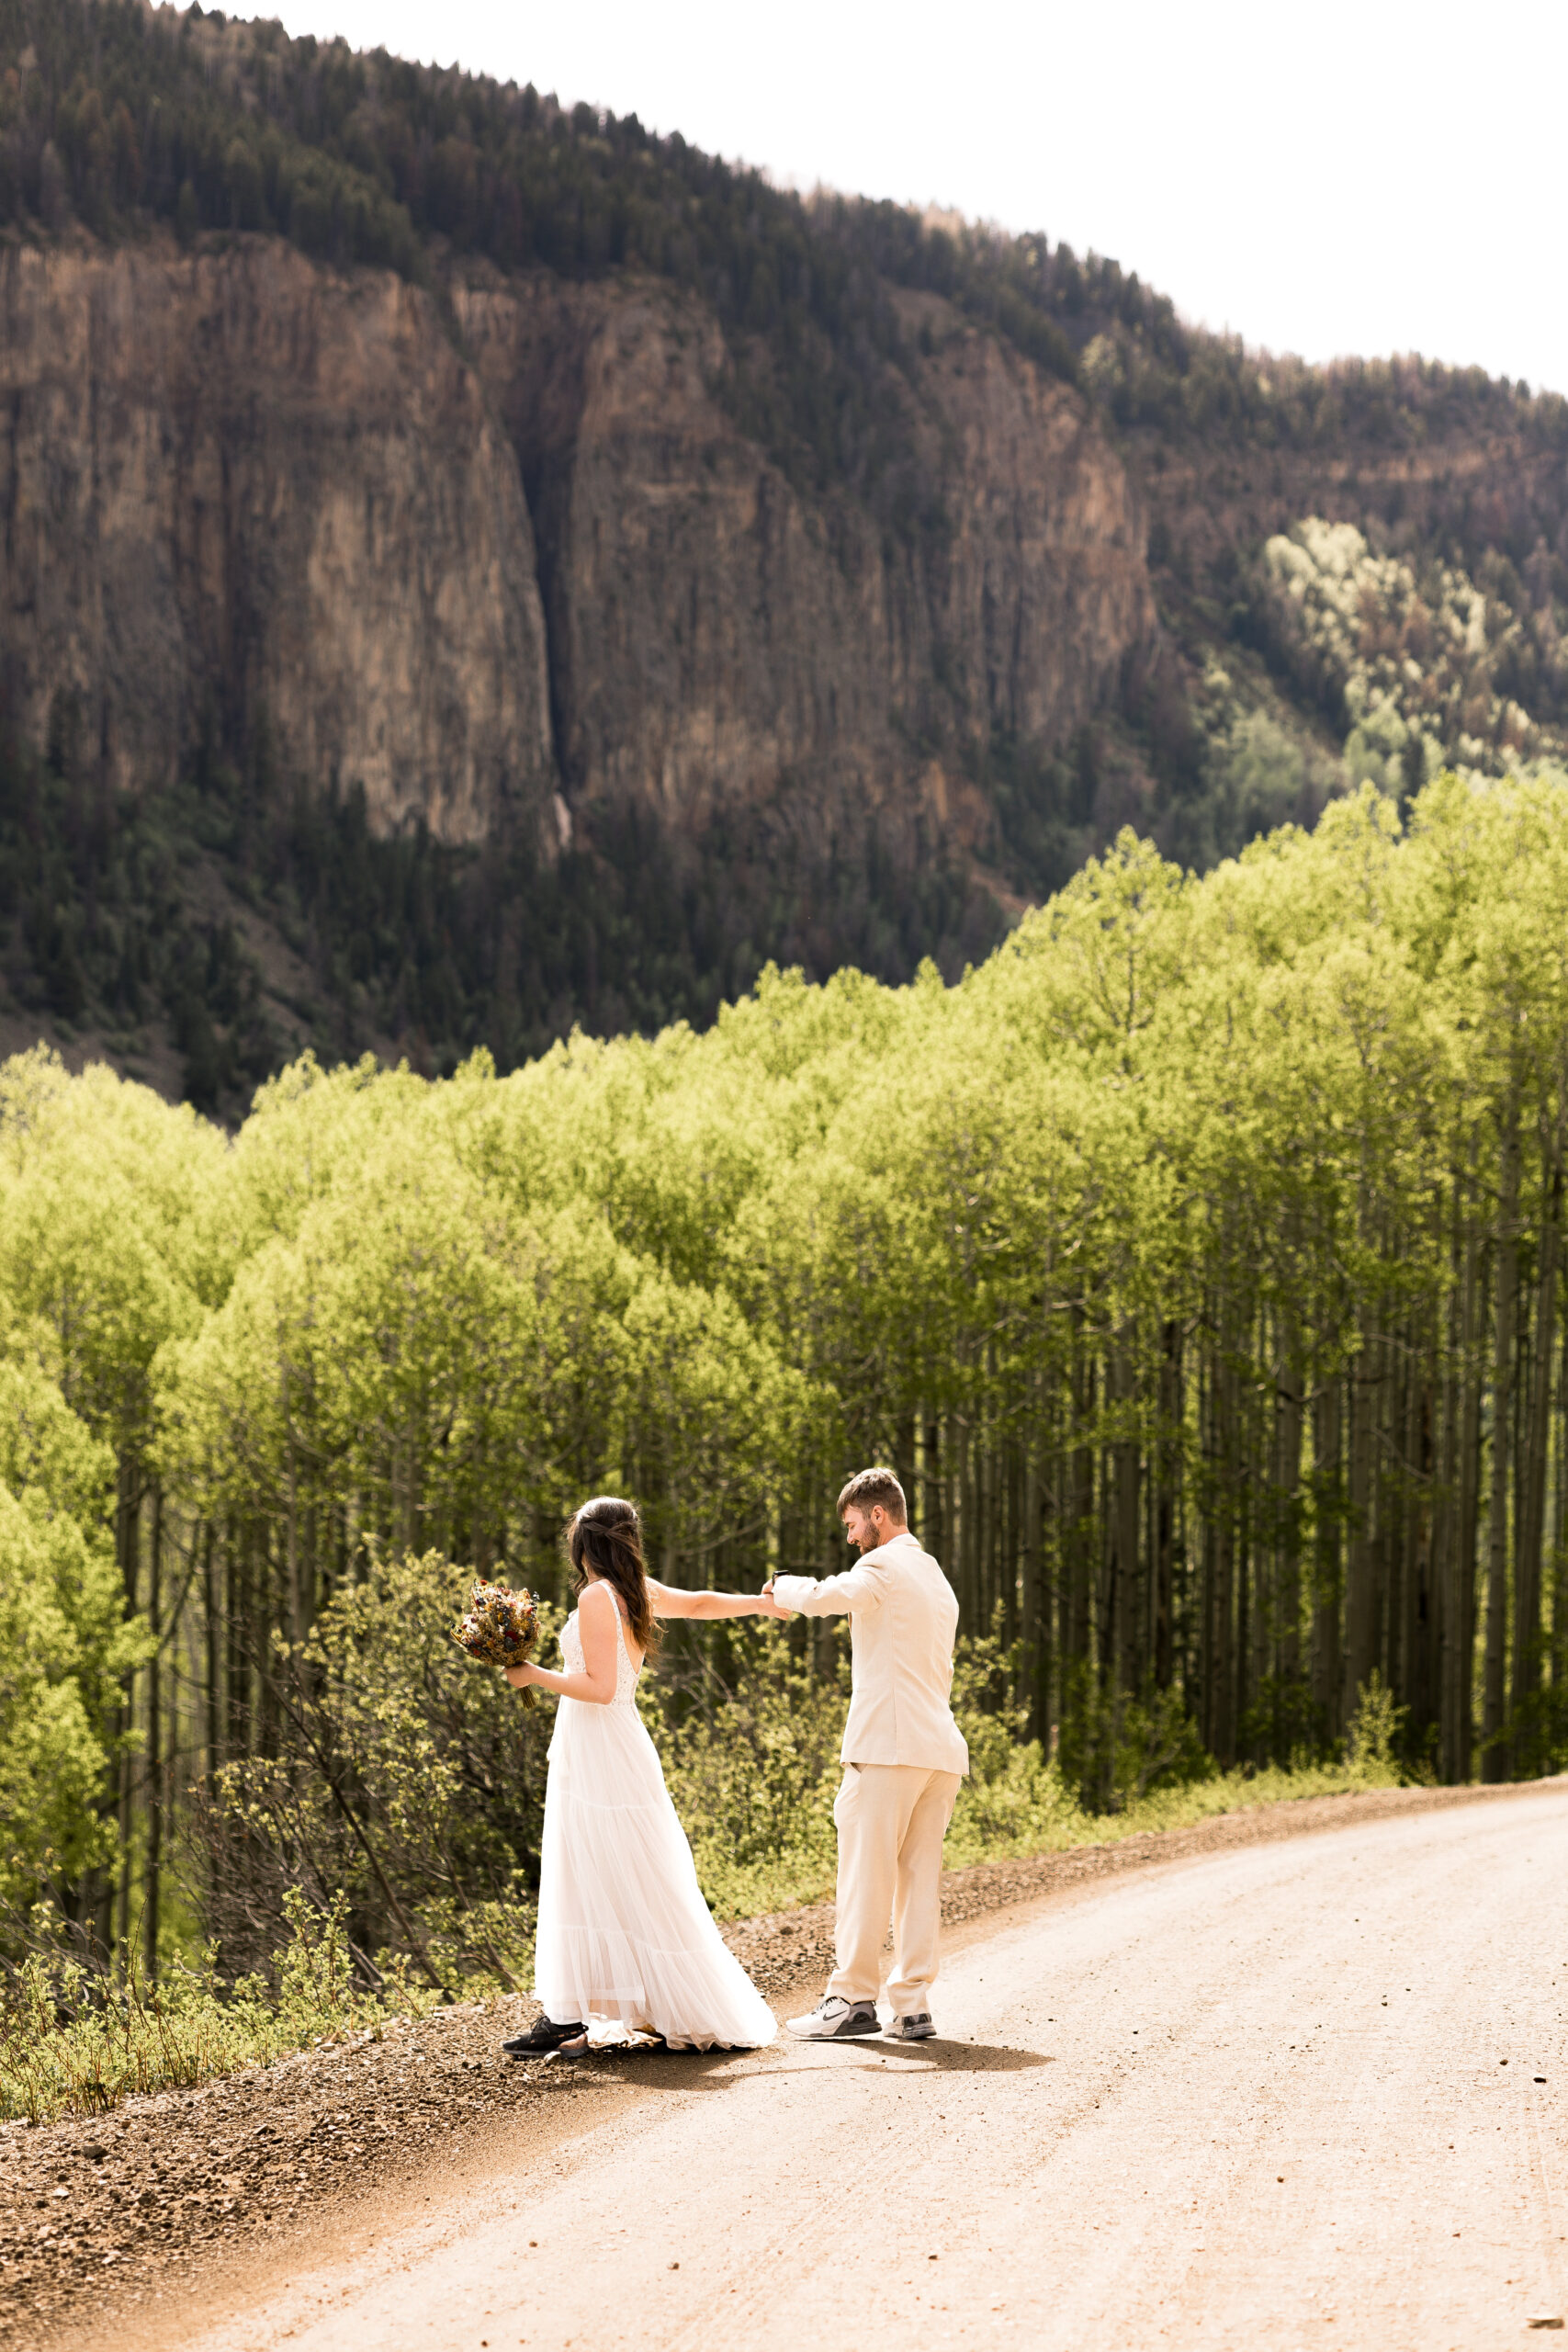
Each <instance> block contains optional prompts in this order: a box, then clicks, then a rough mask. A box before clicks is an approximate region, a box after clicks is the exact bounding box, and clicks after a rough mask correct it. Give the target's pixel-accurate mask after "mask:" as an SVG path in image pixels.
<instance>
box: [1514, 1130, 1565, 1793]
mask: <svg viewBox="0 0 1568 2352" xmlns="http://www.w3.org/2000/svg"><path fill="white" fill-rule="evenodd" d="M1543 1206H1544V1215H1543V1217H1542V1220H1541V1230H1540V1248H1539V1251H1538V1263H1537V1271H1536V1297H1535V1331H1534V1340H1535V1347H1534V1353H1533V1362H1532V1363H1531V1367H1530V1395H1529V1426H1528V1429H1527V1430H1526V1431H1525V1437H1524V1464H1523V1469H1524V1475H1523V1478H1522V1480H1521V1482H1520V1487H1521V1491H1520V1502H1521V1510H1520V1513H1519V1524H1518V1527H1517V1531H1516V1540H1515V1546H1514V1577H1515V1594H1514V1676H1513V1689H1512V1691H1511V1694H1510V1696H1511V1701H1512V1708H1513V1717H1514V1724H1515V1733H1516V1749H1515V1754H1514V1757H1513V1759H1512V1760H1513V1767H1514V1770H1515V1772H1516V1773H1517V1774H1520V1775H1523V1774H1527V1773H1530V1772H1534V1771H1537V1770H1540V1720H1539V1718H1540V1666H1541V1655H1540V1652H1541V1644H1540V1600H1541V1567H1542V1563H1541V1552H1542V1547H1543V1545H1544V1543H1545V1538H1546V1467H1547V1456H1548V1453H1549V1450H1550V1445H1551V1359H1552V1355H1553V1352H1554V1349H1555V1341H1556V1315H1557V1273H1558V1256H1559V1246H1560V1237H1561V1233H1562V1226H1561V1222H1560V1220H1561V1216H1562V1170H1561V1168H1553V1169H1552V1170H1551V1171H1550V1175H1549V1178H1548V1182H1547V1183H1546V1186H1545V1200H1544V1204H1543Z"/></svg>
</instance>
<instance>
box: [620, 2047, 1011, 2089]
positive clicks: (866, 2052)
mask: <svg viewBox="0 0 1568 2352" xmlns="http://www.w3.org/2000/svg"><path fill="white" fill-rule="evenodd" d="M818 2050H822V2051H825V2052H828V2053H829V2055H828V2064H830V2065H858V2067H859V2069H860V2071H862V2072H863V2073H866V2074H872V2073H874V2072H876V2071H877V2070H878V2069H879V2068H886V2070H887V2071H888V2072H889V2073H892V2074H899V2075H1017V2074H1021V2073H1023V2072H1024V2071H1025V2070H1026V2069H1027V2068H1029V2067H1032V2066H1054V2065H1055V2064H1056V2061H1055V2058H1053V2057H1050V2056H1049V2055H1047V2053H1046V2052H1044V2051H1043V2050H1011V2049H1008V2048H1006V2047H1004V2046H1002V2045H1001V2044H998V2043H995V2042H988V2041H942V2040H940V2039H938V2040H937V2041H921V2042H917V2043H914V2044H900V2043H897V2042H895V2043H891V2044H890V2043H887V2042H878V2041H870V2040H867V2041H842V2042H836V2043H835V2042H795V2041H777V2042H775V2043H774V2044H773V2049H772V2050H771V2051H768V2052H760V2053H758V2052H751V2051H744V2052H742V2051H728V2050H660V2051H652V2050H649V2051H634V2052H628V2053H626V2055H625V2056H622V2055H619V2054H617V2055H616V2057H615V2061H614V2064H613V2068H612V2066H611V2065H610V2064H606V2063H605V2061H604V2060H603V2059H601V2060H599V2061H598V2063H597V2064H594V2063H593V2062H592V2061H590V2062H589V2063H590V2064H593V2073H594V2077H595V2079H596V2080H597V2081H599V2082H602V2083H612V2082H615V2083H626V2084H627V2085H635V2086H636V2087H637V2089H638V2090H671V2091H692V2090H711V2091H722V2090H730V2089H733V2088H734V2087H736V2086H738V2085H739V2084H740V2083H742V2082H746V2081H749V2080H750V2078H751V2076H752V2075H756V2074H759V2073H762V2072H766V2073H768V2074H770V2075H773V2074H786V2075H799V2074H807V2073H811V2072H815V2071H816V2069H817V2067H818V2066H820V2064H822V2063H823V2062H822V2061H821V2060H820V2059H815V2058H813V2059H808V2058H807V2054H806V2053H807V2051H812V2052H815V2051H818ZM746 2061H752V2062H753V2063H750V2064H746V2063H744V2062H746ZM781 2061H782V2062H783V2063H782V2064H781V2063H780V2062H781Z"/></svg>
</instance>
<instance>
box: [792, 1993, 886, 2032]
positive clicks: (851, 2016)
mask: <svg viewBox="0 0 1568 2352" xmlns="http://www.w3.org/2000/svg"><path fill="white" fill-rule="evenodd" d="M784 2023H785V2025H786V2026H787V2028H788V2030H789V2031H790V2032H791V2033H793V2034H794V2036H795V2040H796V2041H849V2040H850V2039H851V2037H852V2035H854V2034H857V2033H880V2032H881V2030H882V2022H881V2019H880V2018H878V2016H877V2014H876V2003H875V2002H874V2001H840V1998H839V1996H838V1995H837V1994H836V1993H829V1994H828V1995H827V1996H825V1998H823V1999H822V2000H820V2001H818V2004H817V2007H815V2008H814V2009H813V2010H812V2012H811V2014H810V2016H809V2017H805V2018H785V2020H784Z"/></svg>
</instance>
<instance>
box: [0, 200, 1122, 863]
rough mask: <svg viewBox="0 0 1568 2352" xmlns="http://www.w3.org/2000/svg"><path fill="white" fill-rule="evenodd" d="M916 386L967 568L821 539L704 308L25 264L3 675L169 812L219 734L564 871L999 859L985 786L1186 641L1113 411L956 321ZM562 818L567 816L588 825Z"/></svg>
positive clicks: (619, 297) (207, 270)
mask: <svg viewBox="0 0 1568 2352" xmlns="http://www.w3.org/2000/svg"><path fill="white" fill-rule="evenodd" d="M910 299H911V301H917V300H918V301H919V318H918V319H917V318H914V317H913V316H912V317H911V321H910V324H911V327H912V328H918V329H919V346H920V348H921V350H922V351H923V353H924V354H925V356H923V357H922V358H921V359H920V360H919V363H918V365H917V367H916V368H915V370H914V373H913V376H912V377H908V378H906V377H898V378H897V379H891V378H890V382H889V390H888V397H889V399H890V400H898V401H902V402H904V403H906V404H907V407H908V420H907V421H908V425H909V428H910V430H911V431H912V432H913V434H914V435H915V437H916V440H917V442H918V444H919V447H920V449H921V451H922V463H923V469H924V471H925V473H926V476H927V478H928V481H929V485H930V492H931V498H932V500H933V501H934V502H936V503H938V504H939V505H940V510H941V515H942V522H941V524H940V526H939V527H937V528H936V529H934V530H933V529H931V528H927V529H925V530H923V531H922V532H920V533H919V534H911V535H906V536H899V535H898V534H897V532H894V531H890V530H888V529H886V528H884V527H883V526H880V525H878V523H877V522H876V521H875V520H874V518H873V516H872V515H871V514H870V513H869V512H868V511H867V510H866V509H865V508H864V507H863V506H862V505H860V504H858V503H856V502H855V501H854V500H852V499H851V498H849V497H847V496H838V497H835V498H833V499H831V500H818V501H814V500H812V499H810V498H808V497H805V496H802V495H801V494H799V493H797V492H795V490H794V489H792V488H791V486H790V484H789V483H788V481H786V480H785V479H784V475H783V474H782V473H781V472H780V470H779V469H778V468H777V467H776V466H775V465H773V463H771V462H770V460H769V458H767V457H766V456H765V455H764V454H763V453H762V452H761V450H760V449H759V448H758V447H756V446H755V445H754V444H753V443H752V442H750V441H749V440H748V439H747V438H746V437H745V435H743V434H741V433H740V432H739V429H738V428H737V426H736V425H735V424H734V423H733V421H732V419H731V417H730V416H729V414H728V413H727V410H726V408H725V406H724V404H723V402H722V401H721V400H720V398H718V397H717V396H716V387H717V386H718V385H719V384H720V382H721V379H722V376H723V371H724V369H725V368H726V366H727V365H728V361H727V356H726V352H725V348H724V345H723V341H722V338H721V337H720V335H719V334H718V332H717V329H716V326H715V325H714V323H713V322H712V321H711V319H710V318H709V317H708V316H707V315H706V314H705V312H703V311H701V310H700V309H699V308H697V307H696V306H694V304H692V303H690V302H687V301H683V300H682V299H681V298H680V297H678V296H676V295H675V294H673V293H672V292H671V290H670V289H668V288H664V287H661V286H655V285H649V284H647V283H641V282H637V281H632V280H620V281H616V282H615V283H612V284H606V285H600V286H568V285H563V284H562V283H560V282H558V281H557V280H555V279H553V278H551V277H547V276H543V275H539V276H536V277H527V278H521V279H519V278H512V279H502V278H501V277H490V278H488V279H486V280H484V281H482V282H478V283H473V284H468V285H460V286H456V287H454V288H452V289H451V300H452V304H453V311H454V314H455V322H456V326H457V335H456V338H454V336H453V335H452V334H449V333H448V331H447V329H446V325H445V324H444V322H443V319H442V316H441V312H440V310H439V308H438V306H437V303H436V300H434V298H433V297H431V296H430V295H428V294H425V293H423V292H420V291H419V290H417V289H415V288H411V287H409V286H407V285H405V284H403V283H402V282H400V280H398V279H396V278H394V277H387V276H381V275H378V274H373V273H361V274H357V275H355V276H354V277H349V278H344V277H338V276H335V275H333V274H331V273H327V272H323V271H321V270H318V269H316V268H315V267H313V266H311V265H310V264H309V263H308V262H306V261H305V260H304V259H302V258H301V257H300V256H299V254H296V253H294V252H293V251H291V250H290V249H289V248H288V247H286V246H283V245H281V244H278V243H272V242H268V241H264V240H261V239H246V240H242V241H236V242H235V243H231V245H230V246H229V247H228V248H227V249H226V250H223V251H221V252H211V253H207V254H200V255H197V256H193V257H185V256H182V255H180V254H178V253H177V252H176V251H175V248H174V247H173V246H172V245H168V246H164V247H157V246H154V247H143V248H141V249H137V250H129V249H122V250H120V251H118V252H115V253H112V254H109V253H103V252H100V251H98V250H97V249H96V248H92V247H90V246H87V245H85V244H84V245H83V246H81V247H79V248H76V249H69V248H60V247H56V248H52V249H51V250H48V251H37V250H28V249H25V248H20V247H12V248H10V249H8V250H6V251H5V252H4V253H0V415H3V418H4V426H3V430H4V434H5V449H4V454H3V458H0V525H3V535H0V553H3V571H0V662H4V665H5V666H4V679H5V684H6V693H7V698H8V700H9V702H10V704H11V707H12V708H13V710H14V711H15V712H16V713H17V716H18V718H20V720H21V722H22V724H23V726H24V727H25V728H26V729H27V730H28V732H30V733H31V734H33V735H34V737H35V738H36V739H38V740H40V741H41V740H43V739H44V738H45V737H46V736H47V734H48V732H49V729H50V725H51V714H58V712H59V710H60V709H61V708H62V707H66V706H71V705H73V707H74V708H75V710H76V712H77V714H78V717H79V719H80V722H81V724H82V727H83V729H84V730H85V738H86V741H88V743H89V744H90V745H91V746H93V747H95V749H96V757H97V759H98V761H99V763H100V765H101V771H102V773H103V774H104V775H107V778H108V779H109V780H110V781H111V782H112V783H113V784H115V785H117V786H122V787H129V786H137V785H140V784H144V783H153V782H157V781H159V780H162V779H164V778H166V777H167V776H168V775H170V774H171V773H172V772H173V771H174V770H175V767H176V766H177V764H178V763H179V761H180V759H181V757H182V755H184V754H185V753H186V752H188V750H189V748H190V746H191V744H192V742H193V741H194V739H195V738H196V736H197V733H198V732H199V730H200V729H201V728H202V726H203V724H204V723H207V722H208V720H209V718H210V719H213V720H216V722H217V725H218V727H219V729H220V732H221V734H222V736H223V738H224V740H225V741H227V742H228V743H229V744H230V745H231V746H234V745H239V744H243V743H246V742H251V741H254V738H255V736H256V733H257V730H258V729H259V728H260V727H261V725H262V723H263V719H264V717H265V725H266V727H267V729H268V731H269V733H270V737H271V741H272V744H273V748H274V752H275V754H276V759H277V761H278V763H280V764H281V765H282V766H283V767H284V768H285V769H286V770H288V771H291V772H293V773H295V774H297V775H300V776H302V777H304V778H305V779H306V780H307V781H309V782H310V783H312V784H316V785H319V786H326V785H327V784H328V783H329V782H330V781H332V780H333V779H335V780H336V781H337V782H338V783H339V784H341V785H343V786H349V785H352V784H355V783H357V784H360V785H362V786H364V789H365V792H366V795H367V802H368V805H369V808H370V810H371V812H372V816H373V820H374V821H375V823H376V824H377V826H378V828H379V829H380V830H383V831H389V830H392V829H394V828H396V827H398V826H400V825H401V824H402V823H404V822H406V821H407V820H410V819H411V818H412V817H414V816H416V815H418V816H422V817H423V818H424V819H425V820H426V821H427V822H428V823H429V825H430V827H431V828H432V830H433V831H434V832H435V833H436V834H438V835H439V836H441V837H443V838H445V839H447V840H457V841H463V840H475V839H479V838H481V837H483V836H484V835H485V834H487V833H488V832H489V831H491V830H492V829H493V827H494V826H495V825H496V823H497V821H498V820H499V819H500V817H501V816H502V813H503V811H505V810H506V809H513V810H516V811H519V812H522V813H525V814H527V815H531V816H533V817H536V818H538V819H540V820H542V821H543V823H544V827H545V831H546V836H547V839H558V838H560V837H562V836H563V835H564V834H565V833H566V832H567V831H570V823H571V811H572V810H573V809H590V810H591V809H592V808H593V807H594V806H595V805H598V804H603V803H605V802H610V803H616V804H623V805H624V804H626V803H628V802H630V803H637V804H639V805H641V806H643V807H645V808H647V809H649V810H650V811H653V812H657V813H659V814H660V815H661V816H662V817H664V818H667V819H669V820H672V821H673V822H674V823H675V824H676V825H677V826H678V827H681V828H682V829H686V828H689V829H694V830H700V829H702V828H703V827H704V826H705V823H706V822H707V820H709V819H710V818H712V817H713V816H714V815H716V813H719V812H721V811H723V810H725V809H729V808H732V807H734V806H735V805H737V804H738V803H739V804H748V805H756V804H758V803H760V802H761V801H764V800H769V799H772V800H773V801H774V802H775V803H777V804H778V805H781V806H784V807H786V808H788V809H792V810H793V811H794V812H795V816H796V817H797V818H798V820H799V821H800V822H801V823H802V824H803V825H804V826H806V827H807V828H809V827H810V826H811V824H812V823H813V822H814V821H815V820H816V817H817V816H818V814H819V813H820V812H821V811H822V810H823V809H824V807H825V806H826V805H827V804H828V803H829V802H831V803H833V804H834V805H836V806H842V807H849V808H860V807H865V806H874V807H875V808H876V809H879V810H881V811H883V812H885V813H886V816H887V818H888V819H889V820H896V821H900V822H905V823H908V821H910V820H912V819H913V818H914V816H915V815H916V814H917V813H920V812H924V813H925V814H926V815H927V816H928V817H929V818H930V819H931V820H933V821H934V822H935V824H936V825H937V827H938V828H939V829H941V830H943V831H947V832H948V833H949V834H951V835H953V837H954V838H955V839H957V840H959V841H961V842H962V841H964V840H965V839H973V838H974V837H975V836H976V833H977V831H978V830H979V828H980V826H981V824H982V822H983V819H984V811H983V809H981V808H980V806H979V804H978V802H977V801H976V798H975V796H974V792H973V788H972V787H971V786H969V785H968V784H967V783H966V782H965V780H964V772H965V753H966V750H967V749H968V748H969V747H971V746H975V745H979V744H983V743H984V742H986V741H988V740H989V738H990V736H991V735H992V733H993V731H995V730H997V729H1002V730H1005V731H1007V732H1009V733H1011V734H1014V735H1016V736H1018V737H1020V738H1021V739H1025V740H1028V741H1037V742H1040V743H1042V744H1043V745H1046V746H1050V745H1053V744H1055V743H1056V742H1058V741H1061V740H1062V739H1063V738H1064V737H1065V736H1066V734H1068V733H1069V732H1070V731H1071V730H1072V729H1073V728H1075V727H1076V726H1077V724H1078V723H1079V722H1080V721H1081V720H1083V719H1084V718H1087V717H1088V716H1089V714H1090V713H1091V712H1092V711H1093V710H1094V709H1095V708H1096V707H1097V706H1098V705H1100V703H1101V702H1103V700H1104V699H1105V698H1106V696H1107V695H1108V694H1109V693H1110V692H1111V689H1112V687H1113V685H1114V683H1115V680H1116V677H1117V675H1118V673H1119V671H1120V670H1121V668H1122V664H1123V663H1124V662H1126V660H1127V659H1128V657H1129V656H1130V655H1131V654H1132V653H1134V651H1135V650H1137V649H1138V648H1139V647H1140V646H1141V645H1143V644H1144V643H1145V642H1146V641H1147V639H1148V638H1149V636H1150V634H1151V632H1152V630H1153V628H1154V609H1153V604H1152V600H1151V596H1150V590H1149V584H1148V578H1147V572H1146V569H1145V562H1144V522H1143V517H1142V514H1141V511H1140V505H1139V501H1138V498H1137V496H1136V494H1135V492H1134V489H1133V487H1132V485H1131V483H1130V481H1129V479H1128V477H1127V474H1126V472H1125V471H1124V469H1123V468H1122V464H1121V462H1120V460H1119V459H1118V458H1117V457H1116V456H1115V455H1114V453H1113V452H1112V451H1111V448H1110V447H1109V445H1108V444H1107V442H1106V441H1105V439H1104V438H1103V436H1102V435H1101V434H1100V431H1099V430H1098V428H1097V427H1096V425H1095V424H1094V423H1093V422H1092V420H1091V417H1090V415H1089V411H1088V409H1087V407H1086V405H1085V403H1084V402H1083V401H1081V400H1080V399H1079V398H1078V396H1077V394H1076V393H1074V392H1072V391H1070V390H1066V388H1064V387H1063V386H1062V385H1060V384H1059V383H1056V382H1055V381H1053V380H1051V379H1047V378H1045V377H1043V376H1042V375H1040V374H1038V373H1037V372H1036V371H1035V370H1034V369H1033V368H1032V367H1031V366H1030V365H1029V364H1028V363H1027V362H1026V361H1024V360H1022V359H1021V358H1019V357H1018V356H1016V355H1013V354H1010V353H1009V352H1006V351H1004V350H1003V349H1002V348H1001V347H1000V346H999V345H997V344H996V343H995V342H993V341H992V340H990V339H989V338H987V337H986V336H983V335H980V334H976V333H975V332H973V331H972V330H971V329H969V328H967V327H966V326H964V324H963V323H962V322H960V321H959V320H958V319H957V318H956V317H955V316H954V315H953V314H952V313H950V312H949V311H947V310H946V309H945V307H944V306H943V305H942V304H941V303H939V302H936V301H934V300H926V299H925V298H910ZM558 794H559V796H560V797H557V795H558Z"/></svg>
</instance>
